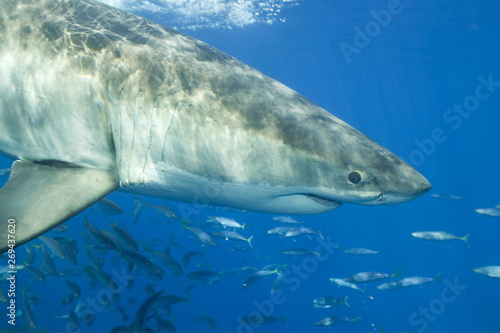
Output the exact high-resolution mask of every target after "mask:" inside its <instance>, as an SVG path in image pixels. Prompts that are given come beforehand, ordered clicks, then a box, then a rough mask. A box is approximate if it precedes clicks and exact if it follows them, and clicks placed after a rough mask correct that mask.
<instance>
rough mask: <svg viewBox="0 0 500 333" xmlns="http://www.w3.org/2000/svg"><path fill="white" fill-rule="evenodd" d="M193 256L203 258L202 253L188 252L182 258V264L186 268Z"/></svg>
mask: <svg viewBox="0 0 500 333" xmlns="http://www.w3.org/2000/svg"><path fill="white" fill-rule="evenodd" d="M194 256H204V254H203V252H202V251H190V252H187V253H186V254H184V255H183V256H182V264H183V265H184V266H185V267H187V266H188V265H189V261H190V260H191V258H192V257H194Z"/></svg>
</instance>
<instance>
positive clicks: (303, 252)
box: [282, 248, 320, 256]
mask: <svg viewBox="0 0 500 333" xmlns="http://www.w3.org/2000/svg"><path fill="white" fill-rule="evenodd" d="M282 253H283V254H287V255H290V256H319V255H320V253H319V252H313V251H311V250H308V249H301V248H296V249H290V250H285V251H283V252H282Z"/></svg>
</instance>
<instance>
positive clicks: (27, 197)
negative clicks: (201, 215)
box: [0, 0, 430, 252]
mask: <svg viewBox="0 0 500 333" xmlns="http://www.w3.org/2000/svg"><path fill="white" fill-rule="evenodd" d="M0 153H2V154H4V155H6V156H8V157H11V158H12V159H14V160H15V162H14V163H13V166H12V172H11V175H10V178H9V180H8V182H7V183H6V184H5V186H4V187H3V188H2V189H1V190H0V230H1V231H0V234H1V235H2V237H1V239H0V251H1V252H3V251H5V250H6V249H7V248H8V245H9V244H11V243H8V242H7V237H6V235H7V231H8V230H11V229H9V228H14V227H12V225H15V229H16V232H15V237H16V245H20V244H22V243H24V242H27V241H29V240H31V239H33V238H35V237H37V236H38V235H40V234H42V233H43V232H45V231H47V230H49V229H51V228H53V227H55V226H56V225H58V224H59V223H62V222H64V221H66V220H67V219H69V218H70V217H72V216H74V215H75V214H77V213H79V212H81V211H82V210H84V209H85V208H87V207H89V206H90V205H92V204H93V203H95V202H96V201H97V200H99V199H101V198H102V197H104V196H106V195H107V194H109V193H110V192H112V191H115V190H118V189H119V190H121V191H126V192H130V193H136V194H142V195H149V196H155V197H160V198H166V199H172V200H178V201H185V202H198V203H200V202H201V203H203V204H210V205H220V206H229V207H236V208H241V209H248V210H253V211H258V212H266V213H279V214H316V213H323V212H327V211H331V210H333V209H335V208H337V207H339V206H340V205H341V204H342V203H353V204H362V205H388V204H398V203H402V202H405V201H409V200H412V199H414V198H416V197H418V196H420V195H422V194H423V193H425V192H426V191H427V190H429V188H430V184H429V182H428V181H427V180H426V179H425V178H424V177H423V176H422V175H420V174H419V173H418V172H417V171H415V170H414V169H413V168H412V167H411V166H409V165H408V164H406V163H405V162H404V161H402V160H401V159H399V158H398V157H396V156H395V155H394V154H392V153H391V152H389V151H388V150H387V149H385V148H383V147H382V146H380V145H379V144H377V143H375V142H374V141H372V140H371V139H369V138H368V137H366V136H365V135H364V134H362V133H360V132H359V131H357V130H356V129H354V128H353V127H351V126H349V125H348V124H346V123H345V122H343V121H341V120H340V119H338V118H336V117H335V116H333V115H332V114H330V113H329V112H327V111H325V110H324V109H322V108H320V107H319V106H317V105H315V104H314V103H312V102H311V101H309V100H308V99H306V98H304V97H303V96H301V95H299V94H298V93H297V92H295V91H293V90H292V89H290V88H288V87H286V86H284V85H283V84H281V83H279V82H277V81H275V80H273V79H271V78H269V77H267V76H265V75H264V74H262V73H260V72H259V71H257V70H255V69H253V68H251V67H249V66H248V65H246V64H244V63H242V62H240V61H238V60H237V59H235V58H233V57H231V56H229V55H227V54H225V53H223V52H221V51H219V50H217V49H215V48H213V47H212V46H210V45H207V44H205V43H203V42H201V41H199V40H196V39H194V38H191V37H189V36H186V35H184V34H182V33H179V32H177V31H175V30H172V29H169V28H166V27H164V26H161V25H159V24H155V23H153V22H151V21H148V20H146V19H143V18H141V17H138V16H135V15H133V14H130V13H127V12H124V11H122V10H119V9H116V8H113V7H110V6H108V5H105V4H102V3H100V2H97V1H94V0H23V1H12V0H0Z"/></svg>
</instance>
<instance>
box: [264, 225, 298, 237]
mask: <svg viewBox="0 0 500 333" xmlns="http://www.w3.org/2000/svg"><path fill="white" fill-rule="evenodd" d="M293 230H295V228H294V227H276V228H273V229H270V230H268V231H267V233H268V234H270V235H274V234H278V235H281V236H284V235H285V234H286V233H287V232H289V231H293Z"/></svg>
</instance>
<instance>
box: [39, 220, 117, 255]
mask: <svg viewBox="0 0 500 333" xmlns="http://www.w3.org/2000/svg"><path fill="white" fill-rule="evenodd" d="M84 225H85V228H86V229H87V230H88V231H89V232H90V235H91V236H92V237H93V238H94V239H95V240H96V241H98V242H99V243H100V244H102V245H104V246H105V247H106V248H107V249H109V250H114V249H116V246H115V244H114V243H113V242H112V241H111V239H109V238H108V236H106V235H105V234H103V233H102V232H101V231H100V230H98V229H97V228H95V227H94V226H92V225H91V224H90V223H89V221H88V220H87V217H86V216H85V217H84ZM40 237H42V236H40Z"/></svg>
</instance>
